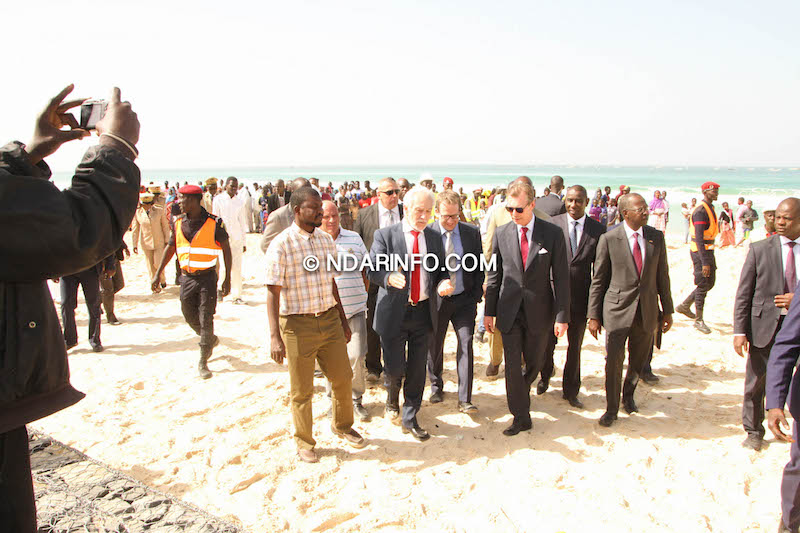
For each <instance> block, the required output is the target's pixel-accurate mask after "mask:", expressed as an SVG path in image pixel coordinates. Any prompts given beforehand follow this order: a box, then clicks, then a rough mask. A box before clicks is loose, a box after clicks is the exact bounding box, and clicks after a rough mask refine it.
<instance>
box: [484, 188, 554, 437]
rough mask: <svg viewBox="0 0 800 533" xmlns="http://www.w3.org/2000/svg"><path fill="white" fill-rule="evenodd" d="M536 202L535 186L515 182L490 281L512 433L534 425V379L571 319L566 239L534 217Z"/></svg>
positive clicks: (490, 318)
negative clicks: (552, 338)
mask: <svg viewBox="0 0 800 533" xmlns="http://www.w3.org/2000/svg"><path fill="white" fill-rule="evenodd" d="M535 204H536V200H535V198H534V193H533V187H531V186H530V185H529V184H527V183H525V182H520V181H515V182H513V183H512V184H511V185H510V186H509V188H508V194H507V198H506V205H505V209H506V210H507V211H508V212H509V213H511V223H510V224H505V225H503V226H500V227H499V228H497V231H496V232H495V235H494V244H493V247H492V255H493V257H494V260H495V261H496V263H495V266H494V268H492V269H490V271H489V275H488V279H487V283H486V307H485V317H484V325H485V326H486V331H488V332H489V333H494V331H495V327H497V329H498V330H499V331H500V332H501V333H502V336H503V347H504V356H505V363H506V397H507V399H508V408H509V410H510V411H511V414H512V415H514V421H513V422H512V423H511V425H510V426H509V427H508V428H506V429H505V430H504V431H503V434H504V435H507V436H512V435H516V434H517V433H519V432H520V431H527V430H529V429H531V427H532V424H531V414H530V405H531V398H530V388H531V383H533V380H534V379H535V378H536V376H537V375H538V374H539V372H540V371H541V369H542V365H543V364H544V353H545V350H546V349H547V342H548V340H549V338H550V331H554V333H555V335H556V336H557V337H561V336H563V335H564V333H566V332H567V324H568V323H569V304H570V302H569V271H568V269H567V252H566V246H565V244H564V237H563V235H562V234H561V231H560V230H559V229H558V227H557V226H554V225H552V224H550V223H549V222H545V221H543V220H538V219H537V218H536V217H534V215H533V207H534V205H535ZM551 280H552V283H551ZM499 311H502V312H499ZM523 358H524V361H525V365H524V366H525V372H524V373H523V371H522V367H523V363H522V361H523Z"/></svg>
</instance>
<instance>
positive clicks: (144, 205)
mask: <svg viewBox="0 0 800 533" xmlns="http://www.w3.org/2000/svg"><path fill="white" fill-rule="evenodd" d="M139 202H140V203H141V205H140V206H139V208H138V209H137V210H136V215H134V217H133V223H132V224H131V226H132V228H133V239H132V240H133V242H132V244H133V253H135V254H138V253H139V245H140V244H141V247H142V251H143V252H144V255H145V258H146V261H145V262H146V263H147V270H148V273H149V275H150V277H151V278H152V277H153V274H154V273H155V271H156V269H157V268H158V261H159V259H161V255H162V254H163V253H164V247H165V246H166V244H167V238H169V233H170V232H169V222H168V220H167V217H166V215H164V210H163V209H162V208H161V207H159V206H157V205H155V198H154V197H153V193H150V192H145V193H142V194H141V195H139ZM160 281H161V287H162V288H164V287H166V286H167V278H166V276H164V275H163V274H162V275H161V280H160Z"/></svg>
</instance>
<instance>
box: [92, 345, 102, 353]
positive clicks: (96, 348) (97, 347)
mask: <svg viewBox="0 0 800 533" xmlns="http://www.w3.org/2000/svg"><path fill="white" fill-rule="evenodd" d="M92 351H93V352H95V353H100V352H102V351H103V345H102V344H95V345H94V346H92Z"/></svg>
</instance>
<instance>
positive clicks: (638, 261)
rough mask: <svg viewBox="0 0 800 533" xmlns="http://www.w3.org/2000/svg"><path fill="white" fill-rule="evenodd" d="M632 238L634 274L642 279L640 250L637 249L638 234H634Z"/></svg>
mask: <svg viewBox="0 0 800 533" xmlns="http://www.w3.org/2000/svg"><path fill="white" fill-rule="evenodd" d="M631 237H633V262H634V263H635V264H636V273H637V274H638V275H639V277H640V278H641V277H642V249H641V248H640V247H639V234H638V233H634V234H633V235H631Z"/></svg>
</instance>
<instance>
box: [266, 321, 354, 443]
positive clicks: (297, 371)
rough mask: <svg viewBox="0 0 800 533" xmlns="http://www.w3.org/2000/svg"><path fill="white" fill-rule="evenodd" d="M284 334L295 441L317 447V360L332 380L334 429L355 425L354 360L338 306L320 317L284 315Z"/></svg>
mask: <svg viewBox="0 0 800 533" xmlns="http://www.w3.org/2000/svg"><path fill="white" fill-rule="evenodd" d="M280 328H281V335H282V337H283V342H284V345H285V346H286V359H287V361H288V363H289V382H290V385H291V391H290V397H291V398H290V399H291V403H292V419H293V420H294V429H295V432H294V440H295V442H296V443H297V447H298V448H306V449H309V450H310V449H313V448H314V445H316V441H315V440H314V437H313V435H312V424H313V414H312V411H311V399H312V396H313V393H314V363H315V362H319V367H320V368H321V369H322V371H323V372H324V373H325V376H326V377H327V378H328V379H329V380H330V382H331V388H332V392H333V398H332V400H331V406H332V409H333V428H334V429H335V430H336V431H338V432H341V433H346V432H348V431H350V429H351V428H352V427H353V400H352V397H351V395H352V386H353V385H352V379H353V371H352V370H351V369H350V360H349V359H348V357H347V343H346V342H345V339H344V332H343V331H342V322H341V320H340V319H339V312H338V311H337V310H336V308H335V307H332V308H331V309H329V310H327V311H325V312H324V313H322V314H321V315H320V316H319V317H314V316H310V315H288V316H281V317H280Z"/></svg>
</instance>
